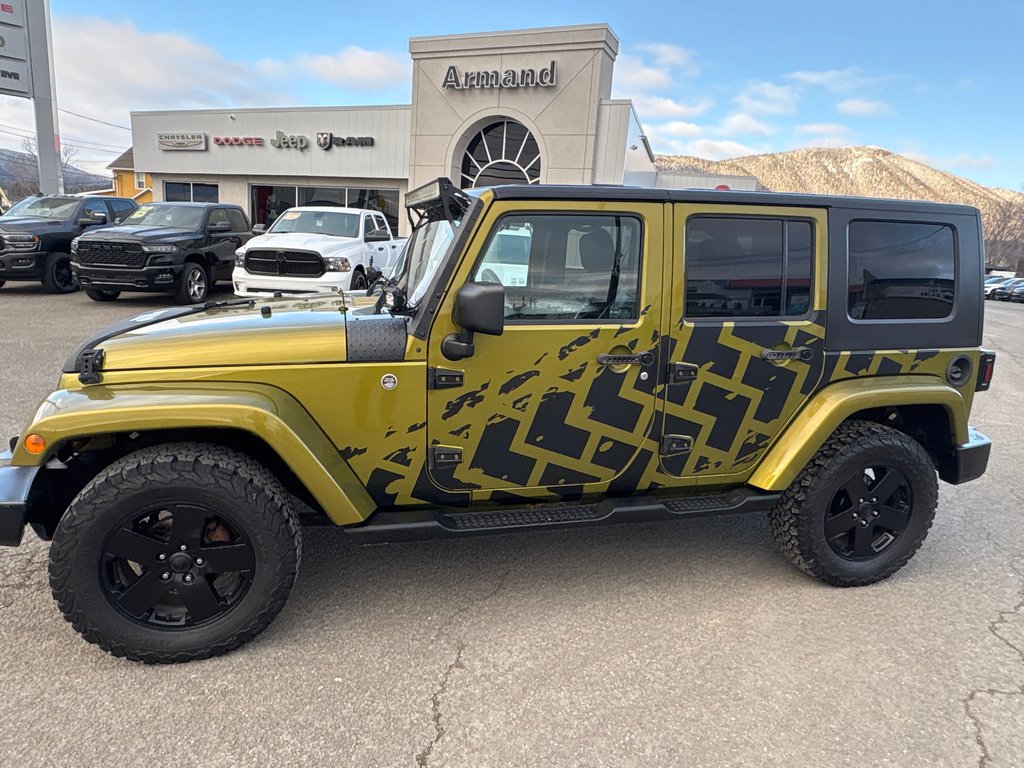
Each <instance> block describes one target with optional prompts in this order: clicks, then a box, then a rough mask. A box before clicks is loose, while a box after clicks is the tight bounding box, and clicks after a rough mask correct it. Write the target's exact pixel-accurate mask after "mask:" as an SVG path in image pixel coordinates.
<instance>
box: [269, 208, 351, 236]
mask: <svg viewBox="0 0 1024 768" xmlns="http://www.w3.org/2000/svg"><path fill="white" fill-rule="evenodd" d="M267 232H302V233H308V234H311V235H332V236H334V237H359V215H358V214H355V213H339V212H337V211H285V212H284V213H282V214H281V215H280V216H278V217H277V219H276V220H275V221H274V223H273V225H272V226H271V227H270V229H268V230H267Z"/></svg>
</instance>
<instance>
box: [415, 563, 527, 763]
mask: <svg viewBox="0 0 1024 768" xmlns="http://www.w3.org/2000/svg"><path fill="white" fill-rule="evenodd" d="M511 574H512V566H511V565H510V566H509V567H508V569H507V570H506V571H505V572H504V573H503V574H502V575H501V576H500V577H499V578H498V580H497V581H496V582H495V584H494V586H493V587H492V588H491V589H490V590H488V591H487V592H486V593H485V594H484V595H482V596H481V597H478V598H475V599H472V600H470V601H469V602H468V603H466V605H464V606H462V607H461V608H459V609H458V610H457V611H453V612H452V614H451V615H450V616H448V618H446V619H445V620H444V621H443V622H441V625H440V626H439V627H438V628H437V631H436V632H435V633H434V634H433V636H432V637H431V638H430V642H432V643H433V642H436V641H437V640H439V639H440V638H441V636H442V635H443V634H444V633H445V632H447V631H448V630H449V629H450V628H451V627H452V625H453V624H454V623H455V620H456V619H458V618H459V617H460V616H462V615H464V614H466V613H469V612H470V611H471V610H473V609H474V608H479V607H480V606H481V605H483V604H484V603H486V602H487V601H488V600H490V599H492V598H493V597H494V596H495V595H497V594H498V593H499V592H500V591H501V590H502V589H504V587H505V583H506V582H507V581H508V578H509V576H511ZM465 650H466V643H465V641H463V640H461V639H460V640H456V642H455V655H454V657H453V658H452V660H451V662H450V663H449V664H448V665H447V666H446V667H445V670H444V674H443V675H442V676H441V682H440V683H439V684H438V686H437V688H435V689H434V693H433V694H432V695H431V697H430V709H431V723H432V724H433V726H434V737H433V738H432V739H431V740H430V743H428V744H427V746H426V747H424V748H423V750H422V751H421V752H420V753H419V754H418V755H416V765H417V766H418V768H426V766H427V765H428V763H429V762H430V755H431V754H432V753H433V751H434V747H436V746H437V745H438V743H439V742H440V741H441V739H442V738H444V735H445V729H444V725H442V723H441V718H442V716H443V713H442V711H441V697H442V696H444V694H446V693H447V692H448V684H449V682H450V681H451V677H452V673H453V672H454V671H455V670H456V669H464V668H465V667H464V665H463V664H462V654H463V652H464V651H465Z"/></svg>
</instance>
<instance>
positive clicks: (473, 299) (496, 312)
mask: <svg viewBox="0 0 1024 768" xmlns="http://www.w3.org/2000/svg"><path fill="white" fill-rule="evenodd" d="M453 319H454V320H455V322H456V324H457V325H459V326H460V327H461V328H462V330H461V331H459V333H457V334H455V333H452V334H449V335H448V336H446V337H445V339H444V341H442V342H441V353H442V354H443V355H444V356H445V357H447V358H448V359H449V360H462V359H464V358H467V357H471V356H472V355H473V353H474V352H475V351H476V350H475V345H474V344H473V334H474V333H483V334H487V335H488V336H501V334H502V333H504V332H505V286H503V285H498V284H497V283H466V284H465V285H464V286H462V287H461V288H460V289H459V293H458V295H457V296H456V297H455V313H454V318H453Z"/></svg>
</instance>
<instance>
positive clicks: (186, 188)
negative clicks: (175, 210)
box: [164, 181, 220, 203]
mask: <svg viewBox="0 0 1024 768" xmlns="http://www.w3.org/2000/svg"><path fill="white" fill-rule="evenodd" d="M164 200H166V201H167V202H169V203H219V202H220V190H219V189H218V187H217V185H216V184H198V183H196V184H193V183H192V182H190V181H165V182H164Z"/></svg>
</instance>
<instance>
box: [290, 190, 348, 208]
mask: <svg viewBox="0 0 1024 768" xmlns="http://www.w3.org/2000/svg"><path fill="white" fill-rule="evenodd" d="M299 205H337V206H340V207H342V208H344V207H345V189H344V187H299Z"/></svg>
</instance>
